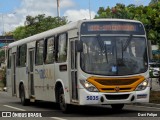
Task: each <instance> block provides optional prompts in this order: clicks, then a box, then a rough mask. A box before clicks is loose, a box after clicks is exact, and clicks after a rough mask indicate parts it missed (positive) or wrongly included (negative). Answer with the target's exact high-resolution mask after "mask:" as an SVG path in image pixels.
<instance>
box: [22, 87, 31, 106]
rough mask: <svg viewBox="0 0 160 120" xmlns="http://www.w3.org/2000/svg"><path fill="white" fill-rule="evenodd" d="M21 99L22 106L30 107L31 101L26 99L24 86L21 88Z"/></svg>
mask: <svg viewBox="0 0 160 120" xmlns="http://www.w3.org/2000/svg"><path fill="white" fill-rule="evenodd" d="M20 99H21V104H22V105H24V106H26V105H29V100H28V99H26V97H25V90H24V86H23V85H21V86H20Z"/></svg>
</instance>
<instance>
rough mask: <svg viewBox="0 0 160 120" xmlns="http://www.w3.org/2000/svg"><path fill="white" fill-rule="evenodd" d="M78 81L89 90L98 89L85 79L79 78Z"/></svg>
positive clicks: (96, 90)
mask: <svg viewBox="0 0 160 120" xmlns="http://www.w3.org/2000/svg"><path fill="white" fill-rule="evenodd" d="M80 83H81V84H82V86H83V87H84V88H85V89H86V90H88V91H90V92H98V89H97V88H96V87H95V86H94V85H93V84H91V83H89V82H87V81H86V80H80Z"/></svg>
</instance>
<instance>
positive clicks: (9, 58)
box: [7, 49, 11, 69]
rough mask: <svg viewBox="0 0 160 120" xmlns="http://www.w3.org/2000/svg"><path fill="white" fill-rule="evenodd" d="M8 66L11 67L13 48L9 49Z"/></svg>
mask: <svg viewBox="0 0 160 120" xmlns="http://www.w3.org/2000/svg"><path fill="white" fill-rule="evenodd" d="M7 68H8V69H10V68H11V49H9V50H8V59H7Z"/></svg>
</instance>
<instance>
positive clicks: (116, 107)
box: [111, 104, 124, 111]
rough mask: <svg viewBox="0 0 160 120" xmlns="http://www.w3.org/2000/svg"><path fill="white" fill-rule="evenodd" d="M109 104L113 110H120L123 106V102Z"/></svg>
mask: <svg viewBox="0 0 160 120" xmlns="http://www.w3.org/2000/svg"><path fill="white" fill-rule="evenodd" d="M111 106H112V109H113V110H116V111H119V110H122V108H123V107H124V104H112V105H111Z"/></svg>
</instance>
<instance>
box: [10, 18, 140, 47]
mask: <svg viewBox="0 0 160 120" xmlns="http://www.w3.org/2000/svg"><path fill="white" fill-rule="evenodd" d="M89 21H90V22H92V21H124V22H137V23H141V22H140V21H136V20H129V19H92V20H79V21H77V22H72V23H69V24H66V25H63V26H60V27H57V28H54V29H51V30H48V31H45V32H42V33H39V34H36V35H33V36H30V37H27V38H24V39H21V40H18V41H15V42H13V43H10V44H9V45H8V48H12V47H14V46H18V45H22V44H25V43H29V42H32V41H36V40H40V39H43V38H46V37H49V36H52V35H54V34H58V33H62V32H65V31H68V30H71V29H76V28H78V25H79V24H81V23H82V22H89Z"/></svg>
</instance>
